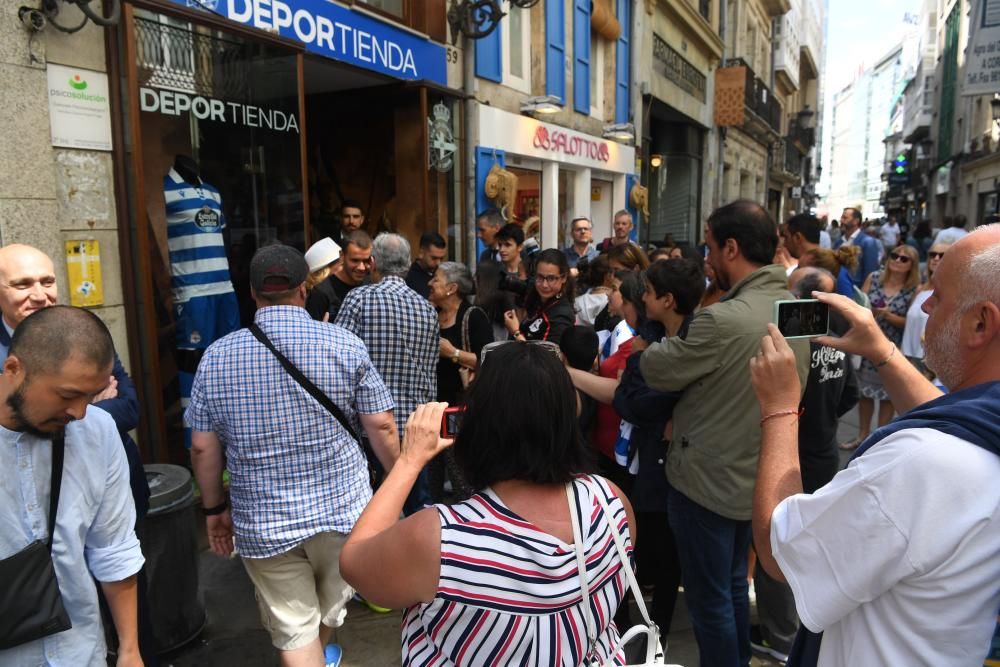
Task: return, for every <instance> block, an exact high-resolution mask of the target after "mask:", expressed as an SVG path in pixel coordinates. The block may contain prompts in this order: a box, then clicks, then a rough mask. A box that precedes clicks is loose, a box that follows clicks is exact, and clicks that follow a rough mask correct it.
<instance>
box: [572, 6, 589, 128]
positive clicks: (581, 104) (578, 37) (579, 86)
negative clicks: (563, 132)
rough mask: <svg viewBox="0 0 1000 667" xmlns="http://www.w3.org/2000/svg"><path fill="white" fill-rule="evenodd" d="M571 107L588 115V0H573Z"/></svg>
mask: <svg viewBox="0 0 1000 667" xmlns="http://www.w3.org/2000/svg"><path fill="white" fill-rule="evenodd" d="M573 108H574V109H576V110H577V111H579V112H580V113H582V114H587V115H590V0H573Z"/></svg>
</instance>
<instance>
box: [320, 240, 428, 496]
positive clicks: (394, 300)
mask: <svg viewBox="0 0 1000 667" xmlns="http://www.w3.org/2000/svg"><path fill="white" fill-rule="evenodd" d="M372 264H373V266H372V284H371V285H362V286H360V287H357V288H355V289H353V290H351V292H350V293H349V294H348V295H347V297H346V298H345V299H344V302H343V304H341V306H340V312H339V313H338V314H337V320H336V323H337V324H339V325H340V326H342V327H344V328H345V329H347V330H348V331H350V332H352V333H354V334H355V335H357V336H358V337H359V338H360V339H361V340H363V341H364V342H365V345H366V346H367V347H368V353H369V355H371V359H372V363H373V364H375V368H376V369H377V370H378V372H379V375H381V376H382V379H383V380H384V381H385V384H386V386H387V387H388V388H389V392H390V393H391V394H392V398H393V402H394V403H395V405H396V410H395V413H394V415H395V417H396V426H397V427H398V428H399V432H400V433H403V430H404V427H405V426H406V420H407V418H408V417H409V416H410V413H411V412H413V411H414V410H416V408H417V406H418V405H420V404H422V403H428V402H430V401H434V400H436V399H437V361H438V356H439V349H438V348H439V345H440V339H441V337H440V328H439V326H438V317H437V313H436V312H435V311H434V307H433V306H431V304H430V302H429V301H427V299H425V298H423V297H422V296H420V295H419V294H417V293H416V292H414V291H413V289H412V288H410V287H409V286H408V285H407V284H406V274H407V272H409V270H410V243H409V242H408V241H407V240H406V239H405V238H403V237H402V236H400V235H399V234H379V235H378V236H377V237H375V240H374V241H373V242H372ZM429 503H430V495H429V493H428V489H427V478H426V475H424V474H421V477H420V479H419V480H418V481H417V484H416V485H415V486H414V490H413V492H412V493H411V494H410V499H409V501H408V502H407V506H406V510H407V512H408V513H409V512H412V511H415V510H417V509H420V508H421V507H423V506H424V505H425V504H429Z"/></svg>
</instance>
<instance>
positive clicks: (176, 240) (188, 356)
mask: <svg viewBox="0 0 1000 667" xmlns="http://www.w3.org/2000/svg"><path fill="white" fill-rule="evenodd" d="M130 28H131V31H132V32H131V35H132V38H133V39H134V44H135V54H136V63H135V65H136V70H135V71H136V80H135V81H130V82H129V84H130V85H131V86H134V87H135V88H134V89H133V91H132V93H131V94H134V95H136V96H137V97H138V102H139V110H140V113H139V116H138V118H137V119H136V120H137V122H138V125H139V136H140V138H141V140H140V142H139V143H138V144H137V145H135V146H130V150H131V158H132V161H133V164H134V165H136V169H135V173H139V174H142V180H141V182H136V183H134V186H135V188H136V193H135V201H134V206H135V208H136V210H137V212H138V215H137V219H136V225H137V228H138V229H137V244H136V247H137V251H136V252H137V256H138V261H137V262H136V266H137V272H138V274H139V275H138V278H139V280H141V281H149V282H150V283H151V284H150V285H149V286H148V287H149V289H148V291H147V290H139V292H140V293H141V294H149V295H150V298H151V301H147V300H143V302H142V303H141V304H139V305H140V309H141V310H142V311H144V313H145V317H144V319H145V321H155V332H153V333H155V335H156V337H157V338H156V339H155V340H148V339H146V337H143V338H144V345H148V346H150V347H151V349H147V350H146V351H145V352H146V354H148V355H149V356H155V357H156V358H157V359H158V364H157V367H158V369H159V375H158V377H155V378H154V379H153V380H151V381H152V382H157V381H158V382H159V386H155V387H150V388H149V390H150V391H152V392H157V393H159V395H160V396H161V397H162V406H163V414H164V419H165V423H164V424H163V426H164V431H165V433H164V435H165V436H166V438H167V446H168V451H169V453H168V454H160V455H159V456H160V457H161V458H164V457H165V458H173V459H174V460H178V458H182V457H183V451H184V450H183V444H182V443H183V442H184V440H185V435H184V432H183V423H182V415H183V409H184V407H185V406H186V404H187V397H188V395H189V393H190V387H191V381H192V379H193V374H194V371H195V369H196V368H197V364H198V362H199V361H200V358H201V355H202V354H203V352H204V350H205V348H207V347H208V346H209V345H210V344H211V343H212V342H214V341H216V340H218V339H219V338H221V337H222V336H224V335H226V334H228V333H230V332H231V331H234V330H236V329H238V328H240V327H241V326H246V325H247V324H248V323H250V322H251V321H252V320H253V314H254V303H253V300H252V299H251V295H250V285H249V271H248V269H249V263H250V258H251V257H252V256H253V254H254V252H255V251H256V250H257V248H258V247H260V246H261V245H263V244H266V243H270V242H275V241H278V242H282V243H286V244H289V245H293V246H295V247H298V248H300V249H302V248H303V247H304V243H305V221H304V216H305V214H304V198H303V183H302V160H301V153H300V133H301V131H302V122H303V119H302V118H301V117H300V111H299V98H298V81H299V78H298V68H297V56H296V55H295V53H294V52H292V51H289V50H285V49H282V48H278V47H274V46H271V45H269V44H266V43H261V42H251V41H249V40H247V39H244V38H242V37H239V36H236V35H232V34H228V33H225V32H221V31H215V30H211V29H209V28H206V27H202V26H196V25H191V24H187V23H182V22H178V21H176V20H170V19H166V18H165V17H162V16H158V15H154V14H149V13H147V12H136V18H135V19H134V21H133V24H132V26H130ZM143 284H144V283H143Z"/></svg>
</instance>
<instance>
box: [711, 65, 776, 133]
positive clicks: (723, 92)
mask: <svg viewBox="0 0 1000 667" xmlns="http://www.w3.org/2000/svg"><path fill="white" fill-rule="evenodd" d="M740 69H742V75H740V73H739V70H740ZM716 76H717V77H719V78H717V86H716V123H717V124H718V125H720V126H722V127H726V126H734V125H736V126H742V127H743V129H744V130H746V131H747V132H748V133H750V134H754V135H757V136H759V137H761V138H766V135H769V134H770V135H775V134H778V133H779V132H780V131H781V105H779V104H778V101H777V100H776V99H775V97H774V94H773V93H772V92H771V89H770V88H768V87H767V84H765V83H764V82H763V81H762V80H761V78H760V77H758V76H756V75H755V74H754V71H753V68H752V67H750V65H749V64H747V62H746V61H745V60H743V59H742V58H731V59H729V60H727V61H726V66H725V67H724V68H722V69H719V70H716ZM723 81H725V85H721V86H720V85H718V84H719V83H721V82H723ZM740 93H742V102H743V105H742V106H743V108H742V109H740V108H733V103H734V102H735V101H736V100H734V99H733V98H732V96H733V95H734V94H735V95H736V96H737V97H739V96H740ZM746 111H749V112H751V114H750V115H748V114H746V113H745V112H746ZM770 141H773V136H772V137H771V138H770V139H769V140H768V143H770Z"/></svg>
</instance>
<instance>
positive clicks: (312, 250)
mask: <svg viewBox="0 0 1000 667" xmlns="http://www.w3.org/2000/svg"><path fill="white" fill-rule="evenodd" d="M338 259H340V246H339V245H337V243H336V242H335V241H334V240H333V239H331V238H330V237H329V236H327V237H326V238H323V239H320V240H319V241H316V243H313V244H312V245H311V246H310V247H309V250H306V264H308V265H309V273H312V272H313V271H319V270H320V269H322V268H323V267H324V266H329V265H330V264H333V263H334V262H336V261H337V260H338Z"/></svg>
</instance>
